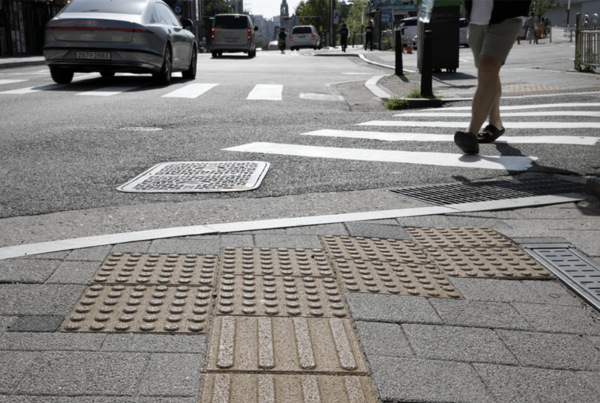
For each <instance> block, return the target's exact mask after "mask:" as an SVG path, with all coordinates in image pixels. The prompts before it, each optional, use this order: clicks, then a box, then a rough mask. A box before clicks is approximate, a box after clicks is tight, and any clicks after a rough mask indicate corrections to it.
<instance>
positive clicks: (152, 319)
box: [60, 284, 214, 334]
mask: <svg viewBox="0 0 600 403" xmlns="http://www.w3.org/2000/svg"><path fill="white" fill-rule="evenodd" d="M213 290H214V289H213V288H209V287H205V286H202V287H190V286H171V287H167V286H165V285H159V286H145V285H137V286H125V285H121V284H118V285H112V286H110V285H101V284H94V285H92V286H90V287H88V288H87V289H86V290H85V292H84V293H83V295H82V296H81V298H80V299H79V301H78V302H77V304H76V305H75V308H74V309H73V312H71V314H70V315H69V316H68V317H67V319H66V320H65V322H64V323H63V326H62V328H61V330H60V331H61V332H68V333H72V332H88V333H194V334H199V333H206V323H207V321H208V316H209V315H210V310H211V307H212V303H211V301H212V293H213Z"/></svg>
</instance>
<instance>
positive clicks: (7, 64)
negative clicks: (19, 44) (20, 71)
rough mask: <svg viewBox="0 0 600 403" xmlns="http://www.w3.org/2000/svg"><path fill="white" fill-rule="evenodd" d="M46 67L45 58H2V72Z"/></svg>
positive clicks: (0, 67) (0, 62) (0, 60)
mask: <svg viewBox="0 0 600 403" xmlns="http://www.w3.org/2000/svg"><path fill="white" fill-rule="evenodd" d="M45 65H46V60H45V59H44V56H26V57H0V70H3V69H15V68H19V67H30V66H45Z"/></svg>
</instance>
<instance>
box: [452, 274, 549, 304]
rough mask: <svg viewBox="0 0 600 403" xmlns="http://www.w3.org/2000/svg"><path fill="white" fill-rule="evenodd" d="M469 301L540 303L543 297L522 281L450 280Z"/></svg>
mask: <svg viewBox="0 0 600 403" xmlns="http://www.w3.org/2000/svg"><path fill="white" fill-rule="evenodd" d="M450 281H451V282H452V284H453V285H454V287H456V289H457V290H458V292H459V293H460V294H461V295H462V296H463V297H464V298H465V299H466V300H468V301H493V302H530V303H540V302H541V297H540V296H539V295H538V294H537V293H536V292H534V291H533V290H532V289H531V288H529V287H527V286H526V285H525V284H524V282H522V281H507V280H492V279H471V278H450Z"/></svg>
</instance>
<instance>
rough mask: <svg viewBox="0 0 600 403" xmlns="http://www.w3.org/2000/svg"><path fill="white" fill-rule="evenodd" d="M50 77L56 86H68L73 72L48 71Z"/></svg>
mask: <svg viewBox="0 0 600 403" xmlns="http://www.w3.org/2000/svg"><path fill="white" fill-rule="evenodd" d="M50 75H51V76H52V79H53V80H54V82H56V83H58V84H69V83H70V82H71V80H73V72H72V71H70V70H59V69H50Z"/></svg>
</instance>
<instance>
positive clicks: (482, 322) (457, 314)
mask: <svg viewBox="0 0 600 403" xmlns="http://www.w3.org/2000/svg"><path fill="white" fill-rule="evenodd" d="M430 302H431V305H432V306H433V307H434V308H435V310H436V311H437V313H438V314H439V315H440V317H441V318H442V320H443V321H444V323H445V324H447V325H454V326H465V327H488V328H497V329H515V330H531V326H530V325H529V324H528V323H527V322H526V321H525V319H523V318H522V317H521V316H520V315H519V314H518V312H517V311H515V309H514V308H513V307H512V306H511V305H509V304H507V303H504V302H485V301H455V300H443V299H431V301H430Z"/></svg>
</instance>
